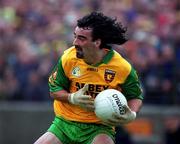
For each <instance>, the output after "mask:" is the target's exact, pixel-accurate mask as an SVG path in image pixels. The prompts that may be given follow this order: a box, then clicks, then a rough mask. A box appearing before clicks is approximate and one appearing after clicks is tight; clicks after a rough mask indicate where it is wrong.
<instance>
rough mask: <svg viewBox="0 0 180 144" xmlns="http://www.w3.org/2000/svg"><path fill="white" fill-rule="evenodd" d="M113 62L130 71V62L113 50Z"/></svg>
mask: <svg viewBox="0 0 180 144" xmlns="http://www.w3.org/2000/svg"><path fill="white" fill-rule="evenodd" d="M113 62H114V63H116V64H118V65H120V66H121V67H123V68H127V69H131V64H130V62H129V61H128V60H127V59H126V58H124V57H123V56H122V55H121V54H120V53H118V52H117V51H115V50H114V57H113Z"/></svg>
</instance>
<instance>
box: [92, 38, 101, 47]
mask: <svg viewBox="0 0 180 144" xmlns="http://www.w3.org/2000/svg"><path fill="white" fill-rule="evenodd" d="M94 44H95V46H96V47H99V46H100V45H101V40H100V39H98V40H95V41H94Z"/></svg>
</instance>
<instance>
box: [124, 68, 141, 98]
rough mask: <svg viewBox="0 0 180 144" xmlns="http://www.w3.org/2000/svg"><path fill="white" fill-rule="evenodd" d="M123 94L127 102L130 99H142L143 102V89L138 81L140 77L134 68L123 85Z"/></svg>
mask: <svg viewBox="0 0 180 144" xmlns="http://www.w3.org/2000/svg"><path fill="white" fill-rule="evenodd" d="M121 88H122V93H123V94H124V95H125V97H126V99H127V100H130V99H141V100H143V93H142V88H141V85H140V82H139V79H138V75H137V73H136V71H135V70H134V68H131V71H130V73H129V75H128V77H127V78H126V80H125V82H124V83H123V84H122V85H121Z"/></svg>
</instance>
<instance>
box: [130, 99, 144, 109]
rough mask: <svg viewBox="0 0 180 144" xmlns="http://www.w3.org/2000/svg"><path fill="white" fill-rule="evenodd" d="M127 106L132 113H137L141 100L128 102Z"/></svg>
mask: <svg viewBox="0 0 180 144" xmlns="http://www.w3.org/2000/svg"><path fill="white" fill-rule="evenodd" d="M128 106H129V107H130V109H131V110H132V111H134V112H139V111H140V109H141V106H142V100H140V99H132V100H129V101H128Z"/></svg>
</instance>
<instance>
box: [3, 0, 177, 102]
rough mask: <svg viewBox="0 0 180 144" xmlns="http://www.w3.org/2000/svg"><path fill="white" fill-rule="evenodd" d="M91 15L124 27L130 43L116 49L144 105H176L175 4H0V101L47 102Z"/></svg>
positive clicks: (68, 0)
mask: <svg viewBox="0 0 180 144" xmlns="http://www.w3.org/2000/svg"><path fill="white" fill-rule="evenodd" d="M91 11H102V12H103V13H104V14H106V15H109V16H113V17H114V16H115V17H116V18H117V19H118V20H119V21H121V22H122V23H123V25H126V26H127V28H128V35H129V41H128V42H127V43H126V44H125V45H123V46H121V47H119V46H115V48H116V50H117V51H119V52H120V53H122V54H123V55H124V56H125V57H127V58H128V59H129V61H130V62H131V63H132V64H133V65H134V67H135V68H136V69H137V72H138V73H139V77H140V79H141V82H142V86H143V90H144V95H145V100H144V102H145V103H147V104H162V105H167V104H168V105H178V104H180V1H178V0H99V1H98V0H42V1H40V0H0V100H12V101H15V100H24V101H47V100H50V98H49V92H48V91H49V89H48V84H47V81H48V76H49V73H50V71H51V70H52V69H53V66H54V65H55V63H56V62H57V59H58V57H59V56H60V55H61V54H62V52H63V51H64V50H65V49H67V48H68V47H69V46H71V45H72V40H73V31H74V27H75V25H76V20H77V19H78V18H80V17H81V16H84V15H85V14H87V13H89V12H91Z"/></svg>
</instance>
